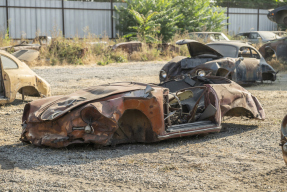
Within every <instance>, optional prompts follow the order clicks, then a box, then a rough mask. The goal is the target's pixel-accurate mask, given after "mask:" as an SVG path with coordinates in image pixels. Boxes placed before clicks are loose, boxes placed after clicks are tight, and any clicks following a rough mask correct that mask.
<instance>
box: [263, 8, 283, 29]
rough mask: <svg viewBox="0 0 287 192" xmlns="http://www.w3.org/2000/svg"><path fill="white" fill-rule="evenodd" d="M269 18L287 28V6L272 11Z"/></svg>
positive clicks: (268, 15)
mask: <svg viewBox="0 0 287 192" xmlns="http://www.w3.org/2000/svg"><path fill="white" fill-rule="evenodd" d="M267 17H268V19H269V20H270V21H273V22H275V23H277V24H283V25H285V26H287V5H285V6H281V7H277V8H276V9H272V10H270V11H269V12H268V14H267Z"/></svg>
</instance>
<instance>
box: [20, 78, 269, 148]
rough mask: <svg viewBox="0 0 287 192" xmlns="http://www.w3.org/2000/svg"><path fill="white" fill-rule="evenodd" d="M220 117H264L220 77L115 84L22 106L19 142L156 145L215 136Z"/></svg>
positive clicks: (238, 89)
mask: <svg viewBox="0 0 287 192" xmlns="http://www.w3.org/2000/svg"><path fill="white" fill-rule="evenodd" d="M206 83H208V84H206ZM211 83H212V84H211ZM223 116H246V117H249V118H256V119H259V120H263V119H264V118H265V113H264V110H263V108H262V106H261V104H260V103H259V101H258V100H257V99H256V98H255V97H254V96H252V95H251V94H250V93H249V92H248V91H247V90H245V89H244V88H242V87H241V86H240V85H238V84H236V83H234V82H232V81H230V80H228V79H226V78H221V77H194V78H189V77H185V78H184V79H182V80H178V81H169V82H165V83H164V84H161V85H160V86H158V85H148V84H141V83H133V82H131V83H113V84H107V85H101V86H95V87H91V88H87V89H83V90H80V91H78V92H75V93H73V94H70V95H68V96H54V97H49V98H44V99H40V100H36V101H33V102H31V103H28V104H26V106H25V109H24V113H23V118H22V120H23V124H22V128H23V131H22V134H21V138H20V140H21V141H23V142H28V143H32V144H34V145H37V146H49V147H55V148H60V147H65V146H68V145H70V144H74V143H93V144H95V145H96V146H105V145H116V144H120V143H135V142H142V143H144V142H157V141H160V140H164V139H168V138H175V137H182V136H188V135H194V134H202V133H209V132H219V131H220V129H221V119H222V118H221V117H223Z"/></svg>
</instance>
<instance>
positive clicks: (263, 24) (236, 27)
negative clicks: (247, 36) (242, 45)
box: [228, 8, 277, 35]
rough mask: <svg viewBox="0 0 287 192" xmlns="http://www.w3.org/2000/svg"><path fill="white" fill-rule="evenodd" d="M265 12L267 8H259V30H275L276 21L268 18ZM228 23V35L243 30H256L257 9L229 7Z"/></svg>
mask: <svg viewBox="0 0 287 192" xmlns="http://www.w3.org/2000/svg"><path fill="white" fill-rule="evenodd" d="M267 13H268V10H259V30H264V31H272V30H276V28H277V25H276V23H273V22H271V21H269V20H268V18H267ZM262 14H264V15H262ZM229 23H230V25H229V26H228V33H229V34H230V35H234V34H237V33H239V32H245V31H257V27H258V9H244V8H229Z"/></svg>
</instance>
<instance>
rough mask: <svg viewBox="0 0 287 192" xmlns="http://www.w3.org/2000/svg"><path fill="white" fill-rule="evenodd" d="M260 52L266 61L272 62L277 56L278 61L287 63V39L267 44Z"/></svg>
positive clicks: (283, 38)
mask: <svg viewBox="0 0 287 192" xmlns="http://www.w3.org/2000/svg"><path fill="white" fill-rule="evenodd" d="M259 51H260V53H261V54H262V56H263V57H264V58H265V59H266V60H270V59H272V58H273V56H275V57H276V59H279V60H282V61H287V55H286V52H287V37H282V38H280V39H276V40H273V41H271V42H269V43H266V44H264V45H262V46H261V47H260V48H259Z"/></svg>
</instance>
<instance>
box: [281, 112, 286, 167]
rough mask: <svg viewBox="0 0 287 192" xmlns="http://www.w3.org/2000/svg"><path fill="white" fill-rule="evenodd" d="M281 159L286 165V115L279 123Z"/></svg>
mask: <svg viewBox="0 0 287 192" xmlns="http://www.w3.org/2000/svg"><path fill="white" fill-rule="evenodd" d="M279 145H280V146H282V153H283V159H284V161H285V163H286V165H287V115H286V116H285V117H284V119H283V121H282V123H281V142H280V144H279Z"/></svg>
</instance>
